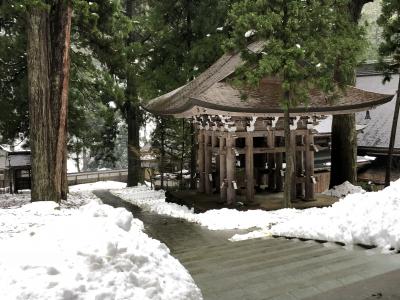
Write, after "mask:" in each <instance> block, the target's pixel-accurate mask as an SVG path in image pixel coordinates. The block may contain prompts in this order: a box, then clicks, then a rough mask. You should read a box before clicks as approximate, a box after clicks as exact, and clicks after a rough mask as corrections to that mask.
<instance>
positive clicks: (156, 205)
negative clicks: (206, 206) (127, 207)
mask: <svg viewBox="0 0 400 300" xmlns="http://www.w3.org/2000/svg"><path fill="white" fill-rule="evenodd" d="M110 192H111V193H112V194H114V195H115V196H118V197H120V198H121V199H123V200H125V201H127V202H129V203H132V204H134V205H136V206H139V207H140V208H142V209H143V210H145V211H150V212H153V213H156V214H160V215H168V216H171V217H174V218H181V219H185V220H187V221H189V222H194V221H195V219H194V218H195V214H194V211H193V210H192V209H189V208H188V207H186V206H184V205H179V204H175V203H169V202H166V201H165V192H164V191H163V190H158V191H155V190H152V189H151V188H150V187H147V186H144V185H142V186H137V187H131V188H126V189H121V190H112V191H110Z"/></svg>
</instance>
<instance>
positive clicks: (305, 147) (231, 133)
mask: <svg viewBox="0 0 400 300" xmlns="http://www.w3.org/2000/svg"><path fill="white" fill-rule="evenodd" d="M263 47H264V43H262V42H256V43H253V44H251V45H249V46H248V50H249V51H253V52H256V53H257V52H260V51H261V50H262V49H263ZM242 64H243V60H242V59H241V56H240V54H239V53H236V54H225V55H224V56H222V57H221V58H220V59H219V60H218V61H217V62H216V63H215V64H213V65H212V66H211V67H210V68H209V69H207V70H206V71H205V72H203V73H202V74H200V75H199V76H198V77H197V78H196V79H195V80H193V81H191V82H189V83H188V84H187V85H185V86H182V87H180V88H178V89H176V90H174V91H172V92H170V93H167V94H165V95H162V96H160V97H158V98H155V99H153V100H151V101H150V102H149V103H148V104H147V105H146V106H145V108H146V109H147V110H148V111H150V112H152V113H154V114H159V115H173V116H175V117H183V118H192V120H193V122H195V124H196V125H197V132H198V155H197V157H198V159H197V161H198V172H199V185H198V189H199V191H200V192H204V193H206V194H211V193H212V192H213V187H214V188H215V189H216V190H219V192H220V195H221V199H222V200H224V201H227V203H228V204H233V203H234V202H235V198H236V190H237V189H238V188H239V185H238V178H237V174H236V166H237V165H238V164H239V165H243V164H244V169H245V176H244V180H243V182H244V185H245V188H246V199H247V201H249V202H251V201H253V199H254V193H255V186H256V185H260V182H259V181H260V178H259V177H260V176H259V174H260V172H261V173H267V182H268V183H267V186H268V189H269V190H271V191H281V190H282V189H283V176H284V163H283V162H284V160H285V157H284V153H285V141H284V130H283V113H284V111H283V109H282V108H281V105H280V100H281V99H282V89H281V82H280V80H278V79H275V78H265V79H263V80H261V82H260V84H259V86H258V87H257V88H248V89H245V88H242V89H241V88H238V87H236V86H234V85H232V84H231V82H230V80H229V77H230V76H231V75H232V74H233V73H234V72H235V70H236V69H237V68H238V67H239V66H241V65H242ZM244 95H245V97H244ZM392 97H393V95H386V94H377V93H371V92H367V91H364V90H360V89H357V88H355V87H351V86H349V87H347V89H346V90H345V92H344V93H342V94H341V95H340V96H339V97H337V99H335V101H334V102H332V101H331V100H329V99H328V97H327V96H326V95H324V94H323V93H322V92H320V91H318V90H315V91H312V92H311V93H310V99H309V102H308V105H307V106H304V105H301V106H297V107H296V108H293V109H291V110H290V117H291V124H292V125H291V130H292V131H291V139H292V140H293V142H294V143H295V145H296V155H295V156H296V159H295V170H296V177H295V178H296V180H295V183H294V185H293V186H292V187H290V189H291V193H292V194H293V195H295V196H296V197H301V198H304V199H305V200H313V199H314V184H315V177H314V151H317V147H316V146H315V145H314V130H313V125H315V124H317V122H318V119H319V116H321V115H328V114H343V113H350V112H356V111H362V110H368V109H370V108H372V107H374V106H377V105H380V104H383V103H386V102H388V101H390V99H391V98H392ZM213 158H215V166H216V168H215V171H213V169H212V165H213V164H212V161H213ZM242 177H243V176H242Z"/></svg>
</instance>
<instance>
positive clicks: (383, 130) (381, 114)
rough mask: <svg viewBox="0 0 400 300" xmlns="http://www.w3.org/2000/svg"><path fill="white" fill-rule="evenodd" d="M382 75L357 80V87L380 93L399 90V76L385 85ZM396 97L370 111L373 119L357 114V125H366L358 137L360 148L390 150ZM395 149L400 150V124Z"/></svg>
mask: <svg viewBox="0 0 400 300" xmlns="http://www.w3.org/2000/svg"><path fill="white" fill-rule="evenodd" d="M382 80H383V76H382V75H375V76H367V77H360V78H357V86H359V87H360V88H363V89H365V90H369V91H375V92H378V93H388V94H394V93H395V92H396V90H397V84H398V80H399V75H393V77H392V80H391V81H389V82H387V83H385V84H383V82H382ZM395 98H396V97H393V99H392V100H391V101H390V102H388V103H385V104H383V105H381V106H378V107H376V108H375V109H372V110H371V111H370V117H371V119H365V113H358V114H356V121H357V124H364V125H365V128H364V129H363V130H362V132H360V133H359V135H358V146H359V147H379V148H388V147H389V140H390V132H391V130H392V122H393V113H394V107H395V104H396V99H395ZM394 147H395V148H397V149H400V122H399V123H398V124H397V131H396V140H395V146H394Z"/></svg>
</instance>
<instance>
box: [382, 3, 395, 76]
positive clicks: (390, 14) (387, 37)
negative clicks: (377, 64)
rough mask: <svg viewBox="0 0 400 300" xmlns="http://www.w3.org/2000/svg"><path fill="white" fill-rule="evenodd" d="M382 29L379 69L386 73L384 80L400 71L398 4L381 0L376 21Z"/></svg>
mask: <svg viewBox="0 0 400 300" xmlns="http://www.w3.org/2000/svg"><path fill="white" fill-rule="evenodd" d="M378 24H379V25H380V26H381V27H382V38H383V41H382V43H381V44H380V46H379V55H380V60H381V67H382V69H383V70H384V71H385V72H386V79H387V80H388V79H390V76H391V75H390V74H391V73H398V72H399V69H400V2H399V1H398V0H382V14H381V15H380V17H379V19H378Z"/></svg>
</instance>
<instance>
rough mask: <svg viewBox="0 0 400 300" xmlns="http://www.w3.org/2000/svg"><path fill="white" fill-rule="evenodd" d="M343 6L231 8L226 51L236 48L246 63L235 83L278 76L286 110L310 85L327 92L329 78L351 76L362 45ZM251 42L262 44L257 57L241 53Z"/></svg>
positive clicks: (272, 4) (266, 3)
mask: <svg viewBox="0 0 400 300" xmlns="http://www.w3.org/2000/svg"><path fill="white" fill-rule="evenodd" d="M347 4H348V3H347V1H345V0H343V1H315V0H314V1H251V0H245V1H241V2H240V3H238V4H237V5H235V6H234V8H233V10H232V12H231V14H230V20H231V22H232V24H233V27H234V35H233V38H231V39H230V40H229V42H228V43H227V49H236V48H239V49H241V50H242V55H243V56H244V57H245V58H246V59H247V60H248V62H249V63H248V64H247V65H245V66H244V67H243V68H242V70H241V74H242V77H241V78H239V79H240V81H241V82H245V84H250V85H257V84H258V82H259V80H260V79H262V78H263V77H265V76H267V75H273V76H277V77H279V78H282V79H283V89H284V91H287V92H289V94H290V95H289V96H290V103H284V102H285V101H283V99H282V101H283V102H282V104H283V105H284V106H286V107H288V106H296V105H297V104H298V103H299V102H306V101H307V98H308V97H307V95H308V91H309V90H310V89H313V88H315V87H318V88H319V89H321V90H323V91H325V92H332V91H333V90H334V88H335V84H334V81H333V78H334V77H335V78H343V77H349V76H350V74H351V75H352V74H353V69H354V66H355V64H356V62H357V60H356V57H357V54H358V53H360V50H361V46H362V43H361V39H360V36H361V35H362V32H361V31H359V30H358V29H356V28H354V27H353V26H352V25H351V23H350V20H349V19H348V17H347V14H344V13H343V12H344V11H345V9H347ZM250 33H252V36H251V37H249V38H246V37H245V35H247V36H249V35H251V34H250ZM251 40H263V41H265V42H266V43H265V47H264V49H263V51H262V52H261V53H250V52H249V51H246V50H245V47H246V45H247V44H248V43H249V42H250V41H251ZM339 82H343V81H342V80H340V81H339Z"/></svg>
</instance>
